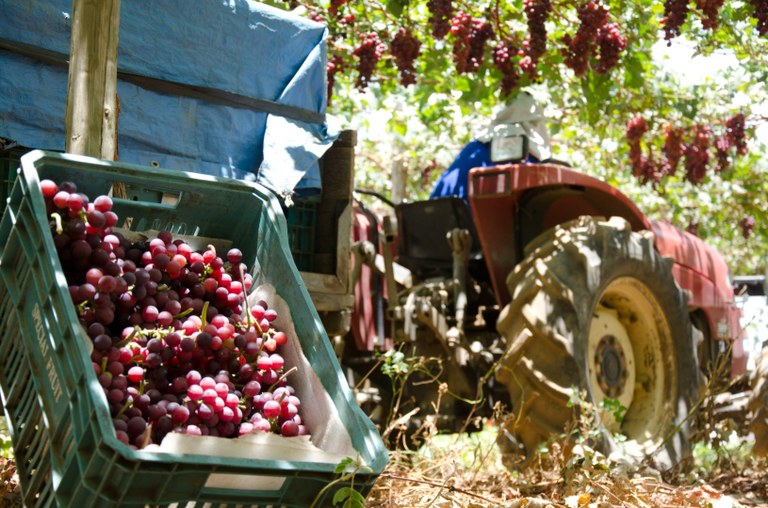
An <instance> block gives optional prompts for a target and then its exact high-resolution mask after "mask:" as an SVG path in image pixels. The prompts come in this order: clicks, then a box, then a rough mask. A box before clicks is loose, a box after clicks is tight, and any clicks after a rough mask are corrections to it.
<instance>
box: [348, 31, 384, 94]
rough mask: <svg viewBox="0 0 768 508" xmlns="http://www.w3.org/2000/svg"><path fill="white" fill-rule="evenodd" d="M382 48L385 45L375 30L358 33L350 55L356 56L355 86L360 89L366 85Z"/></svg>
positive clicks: (380, 55)
mask: <svg viewBox="0 0 768 508" xmlns="http://www.w3.org/2000/svg"><path fill="white" fill-rule="evenodd" d="M384 50H386V46H385V45H384V43H383V42H381V40H380V39H379V36H378V35H377V34H376V33H375V32H370V33H364V34H361V35H360V42H359V43H358V45H357V46H356V47H355V49H354V50H352V55H354V56H355V57H357V73H358V74H357V82H356V84H355V85H356V86H357V88H359V89H361V90H362V89H365V88H366V87H367V86H368V83H370V81H371V77H372V76H373V71H375V70H376V65H377V64H378V63H379V60H381V57H382V56H383V55H384Z"/></svg>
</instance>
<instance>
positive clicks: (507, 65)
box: [493, 38, 520, 97]
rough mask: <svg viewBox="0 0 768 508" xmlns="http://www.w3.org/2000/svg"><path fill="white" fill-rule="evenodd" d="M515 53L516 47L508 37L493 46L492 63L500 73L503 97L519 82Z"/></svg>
mask: <svg viewBox="0 0 768 508" xmlns="http://www.w3.org/2000/svg"><path fill="white" fill-rule="evenodd" d="M517 55H518V49H517V47H516V46H515V43H514V41H512V39H510V38H503V39H501V40H499V41H498V42H497V43H496V47H495V48H493V63H494V65H495V66H496V68H497V69H498V70H499V71H500V72H501V74H502V78H501V94H502V95H503V96H505V97H506V96H508V95H509V94H511V93H512V90H514V89H515V88H517V85H518V83H519V82H520V74H519V73H518V72H517V69H518V65H519V64H518V63H517V61H516V57H517Z"/></svg>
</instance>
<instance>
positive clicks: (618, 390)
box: [595, 335, 629, 399]
mask: <svg viewBox="0 0 768 508" xmlns="http://www.w3.org/2000/svg"><path fill="white" fill-rule="evenodd" d="M595 374H596V375H597V382H598V384H599V385H600V388H601V389H602V390H603V393H605V395H607V396H608V397H610V398H612V399H616V398H618V397H619V396H620V395H621V394H622V393H624V388H625V386H626V383H627V378H628V377H629V371H628V370H627V358H626V356H625V355H624V349H623V348H622V347H621V343H620V342H619V340H618V339H617V338H616V337H614V336H613V335H604V336H603V337H602V338H601V339H600V341H599V342H598V344H597V349H596V350H595Z"/></svg>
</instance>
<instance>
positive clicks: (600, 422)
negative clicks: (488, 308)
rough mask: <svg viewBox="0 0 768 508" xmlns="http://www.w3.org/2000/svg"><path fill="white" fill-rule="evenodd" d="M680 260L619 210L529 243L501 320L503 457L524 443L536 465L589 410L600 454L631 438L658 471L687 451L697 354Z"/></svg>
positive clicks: (626, 449) (631, 454)
mask: <svg viewBox="0 0 768 508" xmlns="http://www.w3.org/2000/svg"><path fill="white" fill-rule="evenodd" d="M671 266H672V261H671V260H670V259H666V258H663V257H662V256H661V255H660V254H659V253H658V251H656V249H655V248H654V245H653V236H652V234H651V233H649V232H647V231H643V232H633V231H631V227H630V225H629V223H628V222H627V221H626V220H624V219H622V218H620V217H613V218H611V219H610V220H608V221H606V220H601V219H598V218H593V217H581V218H579V219H576V220H574V221H571V222H568V223H565V224H562V225H560V226H557V227H555V228H553V229H552V230H549V231H547V232H545V233H543V234H542V235H540V236H539V237H537V238H536V239H535V240H533V241H532V242H531V244H530V245H529V246H528V247H527V249H526V258H525V259H524V261H523V262H521V263H520V264H519V265H518V266H517V267H516V268H515V269H514V270H513V272H512V273H511V274H510V275H509V276H508V278H507V285H508V287H509V291H510V295H511V296H512V299H511V303H509V304H508V305H507V306H506V307H505V308H504V309H503V311H502V313H501V315H500V317H499V320H498V323H497V328H498V330H499V332H500V333H501V334H502V335H503V336H504V337H505V338H506V339H507V351H506V354H505V356H504V358H503V359H502V361H501V362H500V365H499V369H498V370H497V372H496V377H497V379H498V381H500V382H501V383H503V384H505V385H506V386H507V388H508V390H509V395H510V400H511V404H512V414H511V415H510V416H509V417H508V418H507V419H506V421H505V422H503V423H502V424H501V429H500V432H499V437H498V444H499V446H500V448H501V451H502V454H504V453H505V452H514V451H515V450H521V451H522V452H523V453H524V455H525V461H524V462H523V464H526V463H530V461H531V459H533V458H534V457H535V456H536V454H537V452H538V450H539V448H540V447H541V446H542V445H545V444H546V443H547V442H548V440H550V439H551V438H552V437H555V436H560V435H563V434H564V433H565V430H566V428H567V427H569V425H571V424H573V423H575V422H576V420H577V419H578V417H579V415H580V414H582V415H587V412H590V414H591V415H593V416H595V417H596V422H597V423H596V424H595V425H594V427H595V428H594V429H592V430H594V432H591V433H590V436H591V438H590V441H588V443H587V444H589V445H591V446H592V447H593V448H595V449H597V450H598V451H601V452H603V453H606V454H607V453H610V452H613V451H615V450H618V449H619V445H618V443H619V442H622V444H621V448H622V449H623V455H624V457H625V459H628V460H631V461H634V462H640V461H642V460H648V461H649V463H651V464H652V465H654V466H655V467H657V468H659V469H668V468H670V467H672V466H673V465H675V464H677V463H678V462H680V461H681V460H682V459H683V458H684V457H686V456H688V455H689V453H690V445H689V442H688V438H687V436H688V432H689V428H688V427H689V426H688V420H689V418H688V416H690V415H689V413H690V412H692V411H693V408H695V407H696V405H695V403H696V401H697V399H698V387H699V374H698V361H697V355H696V347H695V344H694V339H693V334H692V326H691V322H690V319H689V316H688V309H687V300H686V297H685V295H684V293H683V292H682V291H681V290H680V288H679V287H678V285H677V283H676V282H675V279H674V278H673V276H672V273H671ZM606 399H608V400H609V401H613V405H612V406H610V405H607V406H605V407H608V408H609V409H610V408H611V407H612V408H613V409H616V408H617V407H618V406H617V405H616V401H618V402H619V403H620V404H621V405H622V406H624V407H626V408H627V409H626V412H625V413H624V414H623V417H620V418H616V417H615V415H614V412H613V411H610V410H600V406H601V403H604V402H605V401H606ZM590 408H593V409H590ZM580 412H581V413H580ZM616 435H623V436H624V437H623V438H621V439H616V437H615V436H616ZM572 437H573V436H572ZM582 437H583V438H586V436H582ZM507 458H508V459H510V457H507ZM505 463H507V464H513V463H515V459H514V458H511V460H505Z"/></svg>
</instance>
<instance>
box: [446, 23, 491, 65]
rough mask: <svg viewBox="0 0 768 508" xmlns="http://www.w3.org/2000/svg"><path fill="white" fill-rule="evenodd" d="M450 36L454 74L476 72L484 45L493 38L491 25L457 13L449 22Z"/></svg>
mask: <svg viewBox="0 0 768 508" xmlns="http://www.w3.org/2000/svg"><path fill="white" fill-rule="evenodd" d="M451 35H452V36H453V61H454V63H455V64H456V72H458V73H459V74H464V73H467V72H477V71H478V70H479V69H480V66H481V65H482V63H483V57H484V55H485V44H486V43H487V42H488V40H489V39H491V38H493V36H494V34H493V28H492V27H491V25H490V24H489V23H487V22H486V21H485V20H482V19H477V18H473V17H472V16H470V15H469V14H467V13H466V12H459V13H457V14H456V16H454V17H453V19H452V20H451Z"/></svg>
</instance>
